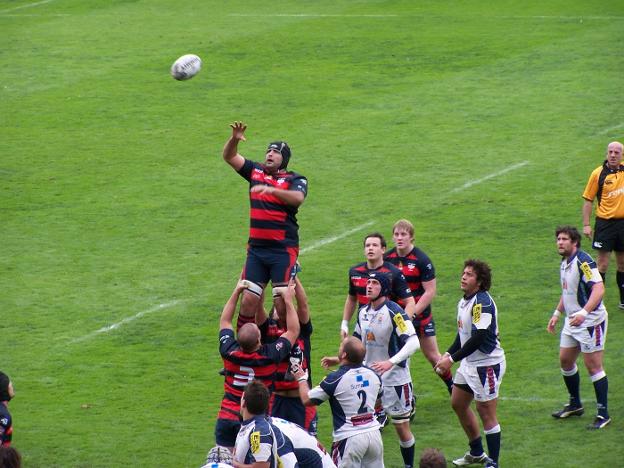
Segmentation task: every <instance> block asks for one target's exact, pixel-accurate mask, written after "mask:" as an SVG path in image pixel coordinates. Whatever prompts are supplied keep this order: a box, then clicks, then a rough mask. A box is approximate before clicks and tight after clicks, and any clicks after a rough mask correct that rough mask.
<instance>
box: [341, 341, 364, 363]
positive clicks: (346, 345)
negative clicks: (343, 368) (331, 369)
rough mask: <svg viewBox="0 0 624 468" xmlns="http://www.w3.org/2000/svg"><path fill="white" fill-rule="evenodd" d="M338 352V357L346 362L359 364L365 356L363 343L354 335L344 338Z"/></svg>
mask: <svg viewBox="0 0 624 468" xmlns="http://www.w3.org/2000/svg"><path fill="white" fill-rule="evenodd" d="M340 347H341V348H342V350H341V353H340V356H339V357H340V359H341V360H344V361H346V362H347V363H348V364H356V365H361V364H362V362H363V361H364V356H366V349H365V348H364V343H362V341H360V340H359V339H358V338H356V337H354V336H350V337H348V338H345V339H344V341H343V342H342V344H341V345H340Z"/></svg>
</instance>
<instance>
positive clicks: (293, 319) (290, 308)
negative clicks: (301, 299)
mask: <svg viewBox="0 0 624 468" xmlns="http://www.w3.org/2000/svg"><path fill="white" fill-rule="evenodd" d="M280 293H281V295H282V297H283V298H284V304H285V305H286V327H287V328H288V329H287V330H286V332H285V333H284V334H283V335H282V336H283V337H284V338H286V339H287V340H288V341H290V344H292V345H294V344H295V341H297V338H298V337H299V330H300V326H299V317H297V311H296V310H295V304H294V303H293V298H294V297H295V282H294V281H292V280H291V281H290V283H288V287H287V288H285V289H284V290H281V291H280Z"/></svg>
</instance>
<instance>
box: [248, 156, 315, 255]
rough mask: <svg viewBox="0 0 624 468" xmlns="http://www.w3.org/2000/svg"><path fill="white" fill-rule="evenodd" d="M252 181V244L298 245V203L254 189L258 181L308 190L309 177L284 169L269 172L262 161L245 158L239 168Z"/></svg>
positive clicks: (283, 187)
mask: <svg viewBox="0 0 624 468" xmlns="http://www.w3.org/2000/svg"><path fill="white" fill-rule="evenodd" d="M238 173H239V174H240V176H241V177H243V178H244V179H245V180H247V181H249V188H250V192H249V202H250V212H249V215H250V216H249V217H250V223H249V245H252V246H261V247H298V246H299V225H298V224H297V217H296V215H297V211H298V208H297V207H296V206H292V205H288V204H287V203H285V202H283V201H282V200H280V199H279V198H277V197H276V196H274V195H268V194H260V193H257V192H252V191H251V187H253V186H255V185H270V186H272V187H275V188H278V189H283V190H293V191H297V192H301V193H303V195H304V196H307V194H308V180H307V179H306V178H305V177H304V176H302V175H300V174H297V173H296V172H290V171H288V172H286V171H280V172H278V173H277V174H269V173H267V172H266V171H265V169H264V166H263V165H262V164H260V163H257V162H254V161H250V160H249V159H245V164H243V167H241V169H240V170H239V171H238Z"/></svg>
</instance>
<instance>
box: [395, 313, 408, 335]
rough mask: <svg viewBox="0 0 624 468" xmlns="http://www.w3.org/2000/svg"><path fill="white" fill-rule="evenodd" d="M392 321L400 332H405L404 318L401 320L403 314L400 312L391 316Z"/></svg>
mask: <svg viewBox="0 0 624 468" xmlns="http://www.w3.org/2000/svg"><path fill="white" fill-rule="evenodd" d="M392 321H393V322H394V323H395V325H396V327H397V328H398V329H399V331H400V332H401V333H405V332H406V331H407V325H406V324H405V320H403V316H402V315H401V314H396V315H395V316H394V317H392Z"/></svg>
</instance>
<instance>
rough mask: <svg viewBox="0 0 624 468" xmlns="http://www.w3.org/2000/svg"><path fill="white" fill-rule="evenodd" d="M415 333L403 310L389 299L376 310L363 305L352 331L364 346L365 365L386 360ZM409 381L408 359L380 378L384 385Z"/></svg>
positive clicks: (410, 378)
mask: <svg viewBox="0 0 624 468" xmlns="http://www.w3.org/2000/svg"><path fill="white" fill-rule="evenodd" d="M415 334H416V331H415V330H414V325H413V324H412V321H411V320H410V319H409V318H408V316H407V314H406V313H405V311H404V310H403V309H402V308H401V306H400V305H398V304H397V303H396V302H392V301H390V300H386V302H384V303H383V304H382V305H381V306H380V307H379V308H378V309H377V310H375V309H374V308H373V307H372V305H371V304H369V305H366V306H364V307H362V308H361V309H360V311H359V312H358V318H357V322H356V324H355V331H354V333H353V335H354V336H356V337H358V338H359V339H361V340H362V342H363V343H364V346H365V347H366V357H365V358H364V362H365V364H367V365H371V364H372V363H373V362H377V361H387V360H388V359H390V358H391V357H392V356H394V355H395V354H396V353H398V352H399V350H400V349H401V348H402V347H403V346H404V345H405V342H406V341H407V339H408V338H409V337H410V336H412V335H415ZM411 381H412V377H411V375H410V372H409V359H406V360H405V361H401V362H399V363H398V364H397V365H395V366H393V367H392V368H391V369H390V370H389V371H387V372H386V373H384V374H383V376H382V377H381V382H382V384H383V385H384V386H391V385H392V386H394V385H404V384H407V383H410V382H411Z"/></svg>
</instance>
